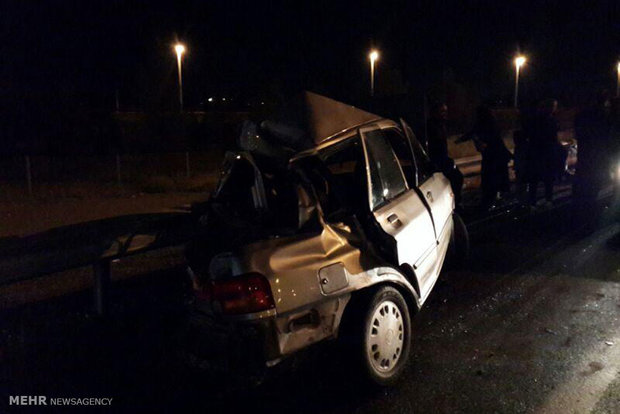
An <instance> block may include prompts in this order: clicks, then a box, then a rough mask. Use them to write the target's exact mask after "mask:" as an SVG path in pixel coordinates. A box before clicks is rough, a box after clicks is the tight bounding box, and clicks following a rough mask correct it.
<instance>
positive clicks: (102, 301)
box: [93, 260, 110, 316]
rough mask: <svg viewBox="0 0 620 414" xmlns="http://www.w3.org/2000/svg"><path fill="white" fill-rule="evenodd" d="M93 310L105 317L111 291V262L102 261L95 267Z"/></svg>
mask: <svg viewBox="0 0 620 414" xmlns="http://www.w3.org/2000/svg"><path fill="white" fill-rule="evenodd" d="M93 278H94V284H93V310H94V312H95V314H97V315H98V316H103V315H104V314H105V312H106V310H107V305H108V292H109V291H110V261H109V260H102V261H100V262H97V263H95V264H94V265H93Z"/></svg>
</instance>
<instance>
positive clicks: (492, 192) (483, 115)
mask: <svg viewBox="0 0 620 414" xmlns="http://www.w3.org/2000/svg"><path fill="white" fill-rule="evenodd" d="M469 139H473V140H474V144H475V145H476V149H477V150H478V151H479V152H480V153H481V154H482V166H481V180H482V182H481V187H482V207H483V208H492V207H493V205H494V202H495V201H496V199H497V198H498V195H499V193H500V192H505V191H508V190H509V187H510V180H509V178H508V162H509V161H510V159H511V158H512V154H511V153H510V151H509V150H508V148H506V145H505V144H504V141H503V140H502V137H501V134H500V130H499V126H498V125H497V121H496V119H495V115H493V111H492V110H491V108H489V107H488V106H486V105H481V106H479V107H478V109H477V111H476V121H475V124H474V128H473V129H472V130H471V131H470V132H468V133H467V134H465V135H463V136H462V137H461V138H459V139H458V141H457V142H464V141H467V140H469Z"/></svg>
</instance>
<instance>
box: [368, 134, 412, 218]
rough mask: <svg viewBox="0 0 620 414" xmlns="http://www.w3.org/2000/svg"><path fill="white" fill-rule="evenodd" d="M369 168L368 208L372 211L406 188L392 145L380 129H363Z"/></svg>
mask: <svg viewBox="0 0 620 414" xmlns="http://www.w3.org/2000/svg"><path fill="white" fill-rule="evenodd" d="M363 136H364V143H365V145H366V153H367V155H368V166H369V170H370V208H371V209H372V210H373V211H374V210H376V209H377V208H379V207H381V206H382V205H384V204H385V203H387V202H388V201H389V200H391V199H393V198H395V197H397V196H398V195H400V194H402V193H403V192H405V191H406V190H407V183H406V181H405V177H404V176H403V172H402V170H401V168H400V165H399V164H398V159H397V157H396V154H395V153H394V150H393V149H392V146H391V145H390V143H389V142H388V140H387V138H386V136H385V135H384V133H383V131H381V130H380V129H375V130H370V131H364V132H363Z"/></svg>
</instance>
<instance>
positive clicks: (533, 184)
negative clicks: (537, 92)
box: [528, 99, 562, 207]
mask: <svg viewBox="0 0 620 414" xmlns="http://www.w3.org/2000/svg"><path fill="white" fill-rule="evenodd" d="M557 107H558V103H557V101H556V100H555V99H546V100H544V101H541V102H540V103H539V104H538V106H537V111H536V115H535V117H534V119H533V120H532V124H531V125H530V127H529V130H530V131H529V135H530V145H529V157H528V158H529V160H530V166H529V174H528V175H529V180H528V183H529V191H528V201H529V204H530V206H532V207H533V206H535V205H536V193H537V190H538V184H539V183H540V182H541V181H542V182H543V184H544V186H545V201H546V204H547V206H550V205H551V203H552V202H553V182H554V179H555V177H556V175H557V173H558V169H559V168H558V160H559V159H560V153H561V151H562V148H561V146H560V143H559V141H558V124H557V121H556V119H555V113H556V111H557Z"/></svg>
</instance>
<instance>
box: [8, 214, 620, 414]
mask: <svg viewBox="0 0 620 414" xmlns="http://www.w3.org/2000/svg"><path fill="white" fill-rule="evenodd" d="M603 217H604V218H605V217H606V216H605V215H603ZM472 227H473V228H474V229H475V230H474V232H473V234H472V249H473V251H472V263H471V266H470V268H469V269H468V270H467V271H462V270H461V271H452V272H446V273H445V274H444V275H443V276H442V278H441V280H440V282H439V283H438V284H437V286H436V287H435V289H434V292H433V293H432V295H431V297H430V299H429V300H428V302H427V303H426V304H425V307H424V309H423V311H422V312H421V313H420V314H418V315H417V316H416V317H415V318H414V344H413V353H412V356H411V360H410V367H409V369H408V371H407V372H406V374H405V376H404V378H403V380H402V381H401V382H400V383H399V384H398V385H397V386H396V387H394V388H390V389H381V390H371V389H368V388H365V387H362V386H361V385H360V383H359V381H357V378H356V377H355V376H354V375H353V374H351V373H350V372H348V371H346V370H344V369H343V365H342V363H341V358H340V357H339V354H338V352H337V351H338V348H337V347H336V346H334V344H333V343H326V344H324V345H320V346H316V347H314V348H312V349H311V350H310V351H309V352H306V353H304V354H303V355H302V356H301V357H300V358H299V359H298V360H295V364H293V366H291V367H289V368H288V370H285V371H284V372H281V373H279V375H278V376H277V377H276V378H274V379H271V380H270V381H268V382H267V383H266V384H265V385H263V386H261V387H259V388H257V389H254V390H231V389H229V390H222V389H220V388H218V387H216V386H214V385H213V384H212V383H210V382H209V381H207V380H206V379H205V378H203V377H202V376H200V375H199V374H196V373H191V372H188V371H187V370H184V369H182V368H180V367H179V366H178V365H176V364H175V361H176V360H175V358H174V354H175V352H174V344H175V335H174V331H175V327H176V326H178V323H179V320H181V319H182V317H183V301H184V300H185V299H184V292H185V290H184V288H185V287H186V286H184V283H185V278H184V275H183V271H182V269H181V268H180V267H174V268H172V269H167V270H163V271H159V272H155V273H153V272H151V273H149V274H147V275H145V276H146V277H142V278H136V279H131V280H123V281H121V282H118V283H117V285H116V289H115V290H114V293H113V297H112V303H113V306H112V312H111V316H110V317H109V318H108V319H106V320H96V319H92V318H90V317H89V316H88V314H86V313H84V311H83V310H84V309H85V308H87V306H88V303H89V300H90V296H89V295H88V294H75V295H71V296H69V297H64V298H60V299H55V300H51V301H47V302H43V303H39V304H36V305H28V306H24V307H21V308H16V309H12V310H10V311H5V312H3V314H2V315H0V329H1V331H0V361H1V363H2V365H1V367H2V370H1V371H0V393H1V394H0V400H1V401H0V411H3V410H4V408H7V407H6V404H7V403H8V395H47V396H50V397H86V396H88V397H113V398H114V400H113V407H112V408H113V410H111V411H114V412H120V411H135V410H139V409H146V408H150V409H152V410H157V411H167V412H169V411H171V410H173V409H174V411H175V412H184V411H192V412H193V411H200V412H208V413H219V412H248V411H252V412H270V413H278V412H309V413H324V412H334V413H336V412H346V413H350V412H356V413H391V412H399V413H400V412H403V413H405V412H406V413H410V412H416V413H427V412H428V413H430V412H432V413H455V412H464V413H487V412H500V413H518V412H552V413H553V412H557V413H571V412H575V413H588V412H596V413H604V412H608V413H618V412H620V224H617V223H614V222H613V221H610V220H602V221H601V222H599V223H598V225H597V226H596V227H595V228H594V231H592V232H587V231H584V230H582V229H581V228H580V227H579V226H578V225H577V224H576V223H575V222H574V214H573V211H572V210H571V208H570V206H564V207H562V208H559V209H554V210H548V211H543V212H539V213H537V214H535V215H533V216H532V215H528V214H525V213H523V212H519V211H511V212H509V213H507V214H503V215H500V216H497V217H495V218H494V219H493V220H486V221H484V222H480V223H478V224H476V225H474V226H472ZM9 408H10V407H9ZM14 411H15V412H23V411H24V409H23V408H19V409H15V410H14ZM47 411H50V410H47Z"/></svg>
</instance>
